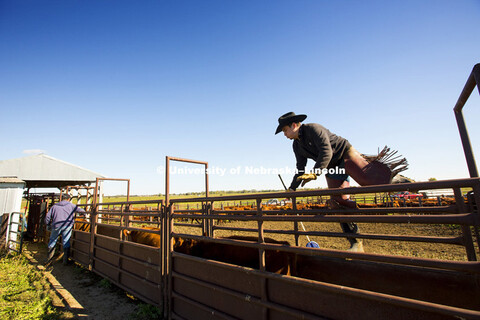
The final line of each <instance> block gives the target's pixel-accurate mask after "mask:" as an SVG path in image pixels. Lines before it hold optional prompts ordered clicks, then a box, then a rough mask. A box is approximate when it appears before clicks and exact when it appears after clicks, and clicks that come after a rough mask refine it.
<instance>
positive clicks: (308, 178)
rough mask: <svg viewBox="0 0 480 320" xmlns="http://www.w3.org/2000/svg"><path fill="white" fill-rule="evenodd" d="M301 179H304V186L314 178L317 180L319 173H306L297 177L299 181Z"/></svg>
mask: <svg viewBox="0 0 480 320" xmlns="http://www.w3.org/2000/svg"><path fill="white" fill-rule="evenodd" d="M300 180H303V181H302V187H303V186H304V185H305V184H306V183H307V182H309V181H312V180H317V175H316V174H315V173H305V174H302V175H301V176H300V177H298V178H297V181H300Z"/></svg>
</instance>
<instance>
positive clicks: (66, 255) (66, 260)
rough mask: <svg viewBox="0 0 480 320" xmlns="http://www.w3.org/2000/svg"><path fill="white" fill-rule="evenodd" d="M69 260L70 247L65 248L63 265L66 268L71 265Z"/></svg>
mask: <svg viewBox="0 0 480 320" xmlns="http://www.w3.org/2000/svg"><path fill="white" fill-rule="evenodd" d="M69 258H70V247H68V248H63V265H64V266H66V265H68V264H70V261H69Z"/></svg>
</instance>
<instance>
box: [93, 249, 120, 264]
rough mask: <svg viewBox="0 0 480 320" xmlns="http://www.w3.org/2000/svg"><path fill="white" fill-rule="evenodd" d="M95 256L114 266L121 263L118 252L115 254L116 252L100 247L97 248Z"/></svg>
mask: <svg viewBox="0 0 480 320" xmlns="http://www.w3.org/2000/svg"><path fill="white" fill-rule="evenodd" d="M95 257H96V258H100V259H101V260H102V261H104V262H107V263H109V264H111V265H114V266H118V265H119V263H120V257H119V256H118V254H115V253H114V252H109V251H108V250H104V249H102V248H99V247H96V248H95Z"/></svg>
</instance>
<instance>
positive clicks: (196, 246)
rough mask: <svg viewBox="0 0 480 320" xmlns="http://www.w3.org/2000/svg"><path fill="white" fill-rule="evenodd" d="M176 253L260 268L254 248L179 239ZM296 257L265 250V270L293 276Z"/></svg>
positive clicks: (254, 239)
mask: <svg viewBox="0 0 480 320" xmlns="http://www.w3.org/2000/svg"><path fill="white" fill-rule="evenodd" d="M222 239H229V240H241V241H252V242H256V241H257V240H258V238H257V237H250V236H230V237H226V238H222ZM265 242H266V243H274V244H281V245H287V246H289V245H290V243H288V242H287V241H277V240H274V239H271V238H265ZM174 250H175V251H176V252H180V253H185V254H189V255H192V256H196V257H201V258H205V259H212V260H217V261H221V262H225V263H230V264H235V265H239V266H244V267H249V268H253V269H259V268H260V257H259V250H258V249H256V248H252V247H244V246H237V245H232V244H223V243H214V242H207V241H201V240H200V241H198V240H193V239H179V240H177V242H176V243H175V247H174ZM294 261H295V259H294V255H293V254H290V253H287V252H282V251H280V250H265V269H266V271H269V272H274V273H278V274H285V275H291V274H292V269H293V268H292V267H293V266H294Z"/></svg>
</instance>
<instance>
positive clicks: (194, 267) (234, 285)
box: [172, 254, 261, 297]
mask: <svg viewBox="0 0 480 320" xmlns="http://www.w3.org/2000/svg"><path fill="white" fill-rule="evenodd" d="M172 263H173V266H172V271H174V272H177V273H179V274H183V275H186V276H189V277H193V278H195V279H199V280H202V281H205V282H209V283H212V284H216V285H221V286H224V287H228V288H231V289H233V290H236V291H239V292H244V293H245V294H248V295H250V296H254V297H260V296H261V286H260V277H259V276H258V275H256V274H253V273H251V272H249V270H250V269H249V268H245V267H239V266H236V267H235V268H228V267H227V266H229V265H228V264H225V263H221V262H219V263H216V264H211V263H207V262H205V261H202V260H199V259H195V258H192V257H189V258H187V257H185V256H184V258H182V254H175V256H174V257H173V260H172ZM236 269H242V270H245V272H243V273H239V272H237V271H236Z"/></svg>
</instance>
